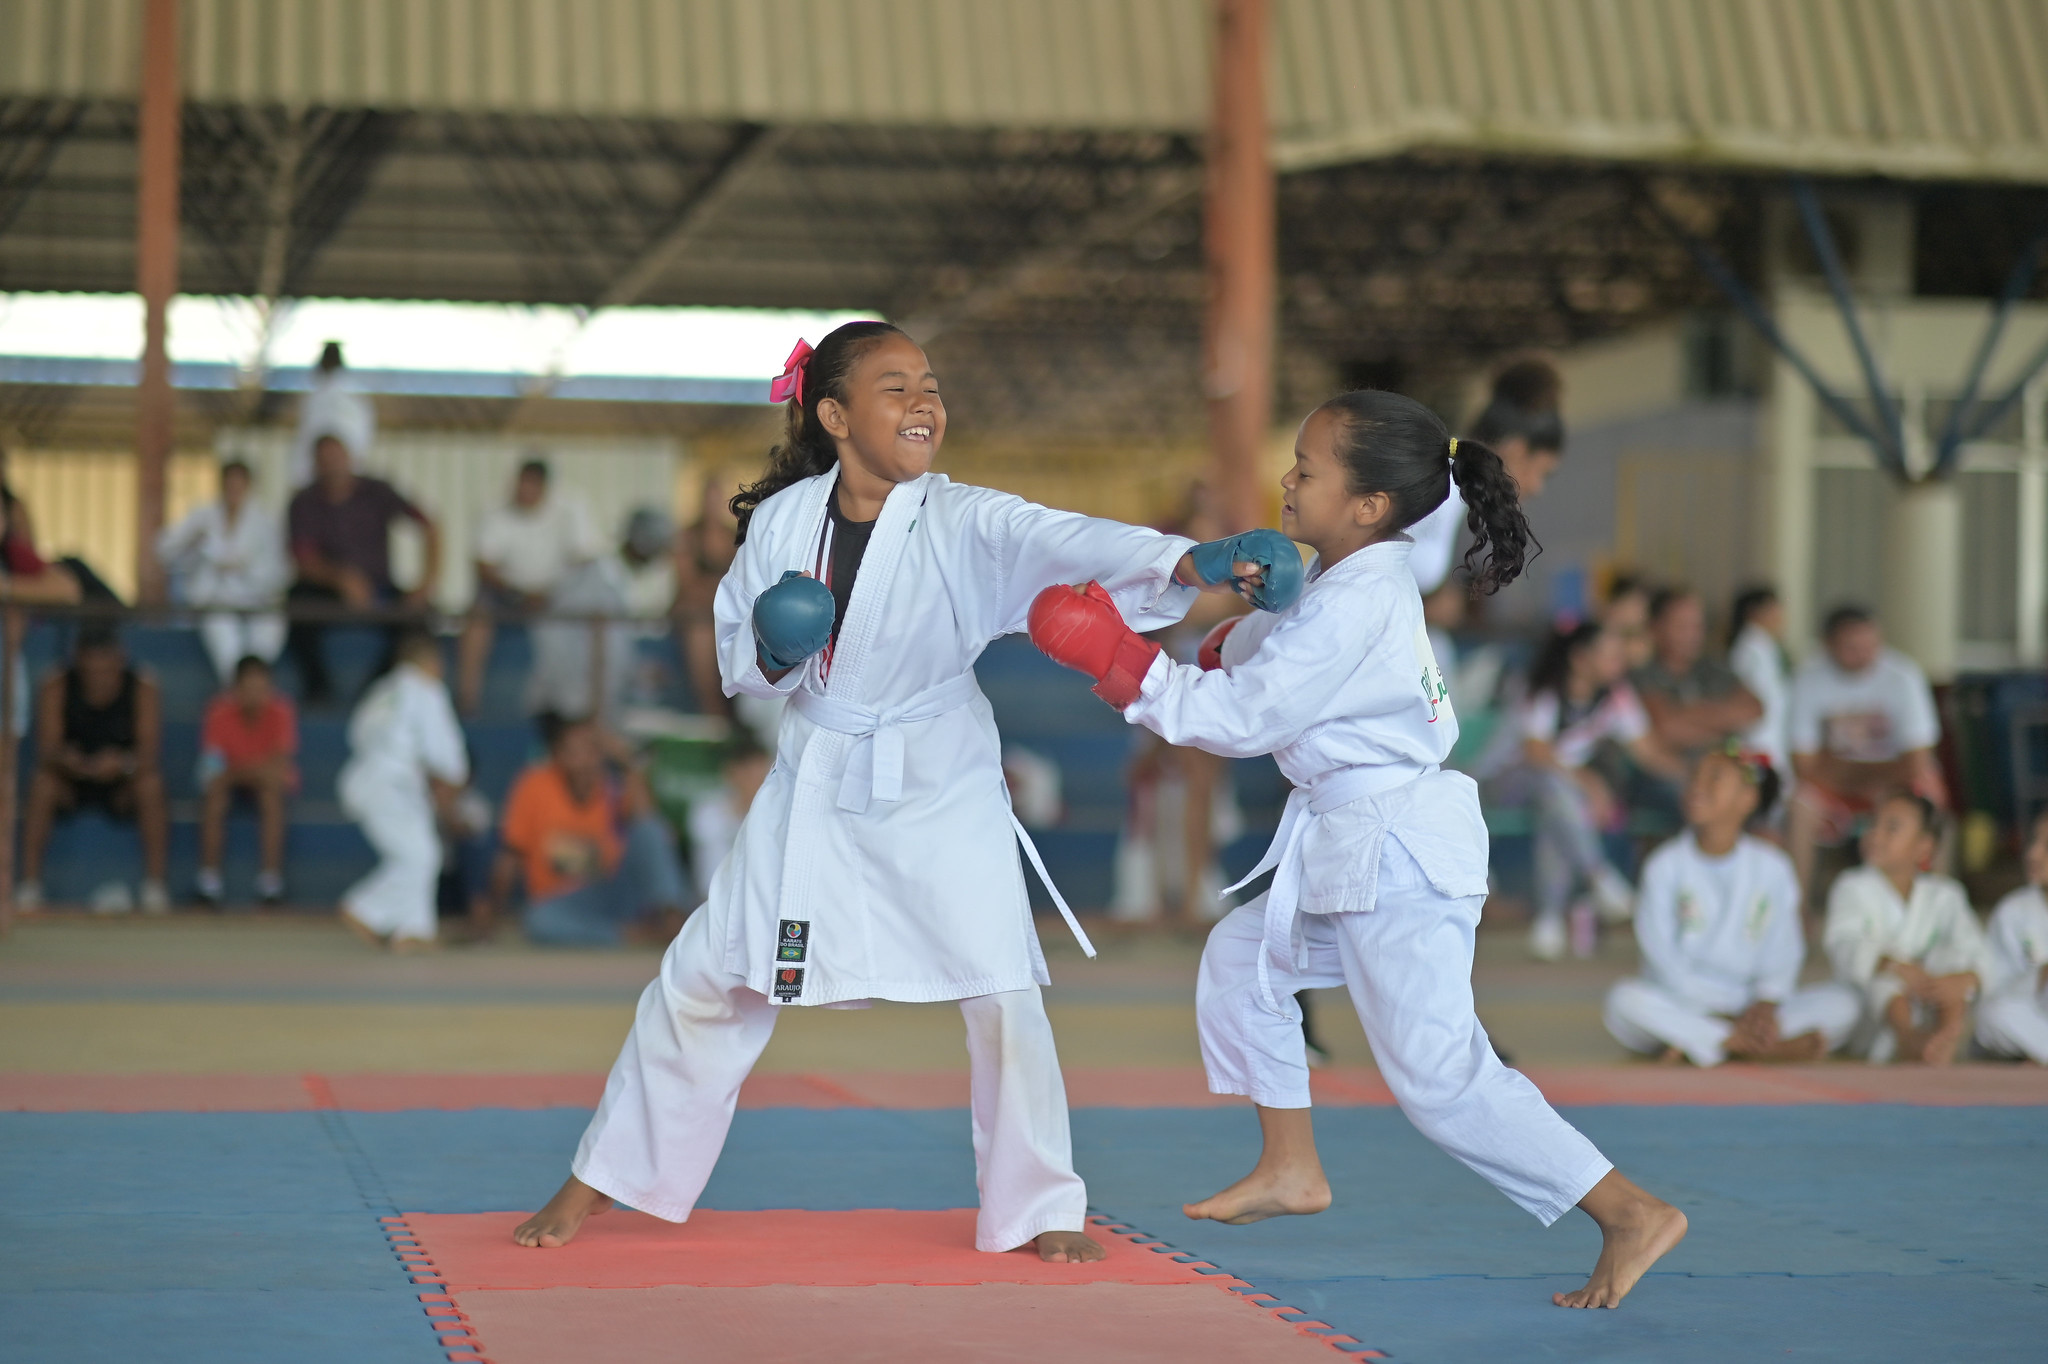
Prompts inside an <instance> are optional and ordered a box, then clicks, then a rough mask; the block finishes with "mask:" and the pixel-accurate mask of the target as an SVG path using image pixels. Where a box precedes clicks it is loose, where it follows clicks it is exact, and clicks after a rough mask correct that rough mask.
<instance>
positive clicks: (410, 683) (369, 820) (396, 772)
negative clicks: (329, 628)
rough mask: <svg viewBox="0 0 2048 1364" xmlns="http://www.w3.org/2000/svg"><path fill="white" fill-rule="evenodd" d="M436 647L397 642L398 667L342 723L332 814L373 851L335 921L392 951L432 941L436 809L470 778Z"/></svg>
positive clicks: (415, 636)
mask: <svg viewBox="0 0 2048 1364" xmlns="http://www.w3.org/2000/svg"><path fill="white" fill-rule="evenodd" d="M441 672H442V664H441V646H440V644H439V643H438V642H436V640H435V639H434V637H433V636H432V635H430V634H428V633H426V632H425V631H424V630H418V631H411V632H408V633H407V634H406V635H404V636H403V637H402V638H401V639H400V640H399V643H398V648H397V663H396V665H395V666H394V667H393V668H392V669H391V671H390V672H388V673H386V674H385V675H384V676H383V677H382V678H380V679H378V681H377V682H376V683H375V685H373V686H372V687H371V688H370V689H369V691H367V692H365V693H364V694H363V699H362V700H361V701H360V702H359V703H357V705H356V709H355V713H354V714H353V715H351V716H349V721H348V744H349V759H348V763H347V764H346V765H345V766H344V767H343V768H342V769H341V777H340V779H339V780H338V781H337V782H336V783H335V785H336V787H337V790H338V793H339V794H340V796H341V808H342V809H343V810H345V811H347V812H348V815H349V817H350V818H352V819H354V820H355V821H356V823H357V824H358V825H360V826H361V827H362V830H363V837H365V838H367V839H368V840H369V841H370V846H371V847H372V848H374V849H376V851H377V869H376V870H375V871H373V872H371V873H370V874H369V875H368V876H366V877H364V878H363V879H362V880H360V881H358V882H356V883H355V885H353V886H351V887H349V889H348V892H347V893H346V894H344V895H343V896H342V897H341V917H342V921H343V922H344V923H346V924H348V926H349V927H350V928H353V929H354V930H355V931H356V932H357V933H358V934H359V935H361V936H362V937H364V938H367V939H368V940H370V941H371V942H374V943H377V944H380V945H382V944H388V945H389V946H391V947H392V948H394V949H396V950H399V951H406V950H410V949H413V948H418V947H424V946H427V945H430V944H431V943H432V942H433V941H434V928H435V915H434V886H435V883H436V881H437V880H438V879H439V877H440V875H441V835H440V831H439V826H438V825H437V823H436V822H435V815H436V812H437V810H438V809H439V808H440V807H441V806H442V805H443V804H445V802H446V800H447V798H448V797H449V796H451V795H453V794H455V793H457V792H459V791H460V790H461V788H462V786H463V785H464V784H465V783H467V782H468V780H469V755H468V753H467V752H466V751H465V749H464V747H463V742H462V725H461V723H460V722H459V721H457V720H456V718H455V705H454V703H453V702H452V701H450V700H449V698H448V687H447V684H446V683H444V682H443V681H442V680H441Z"/></svg>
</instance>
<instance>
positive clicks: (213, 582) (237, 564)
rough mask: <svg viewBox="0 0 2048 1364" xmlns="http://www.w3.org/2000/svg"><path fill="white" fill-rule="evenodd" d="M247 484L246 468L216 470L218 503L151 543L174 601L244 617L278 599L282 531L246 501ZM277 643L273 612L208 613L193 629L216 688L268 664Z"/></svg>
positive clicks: (286, 575)
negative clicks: (244, 667)
mask: <svg viewBox="0 0 2048 1364" xmlns="http://www.w3.org/2000/svg"><path fill="white" fill-rule="evenodd" d="M254 481H255V480H254V477H253V476H252V475H251V474H250V472H249V466H248V465H247V464H245V463H243V462H242V461H241V460H239V459H231V460H229V461H227V462H226V463H225V464H223V465H221V466H220V500H219V501H217V502H209V503H207V504H206V505H205V506H203V507H195V508H194V509H193V510H192V511H191V512H190V513H189V514H187V515H186V517H185V519H184V520H182V521H180V522H178V524H177V525H175V526H171V527H169V528H168V529H166V530H165V531H163V532H162V533H161V534H160V535H158V536H157V541H156V553H157V558H158V559H159V560H160V561H161V562H162V563H163V565H164V566H165V567H166V568H167V569H169V570H170V571H171V572H172V573H174V574H177V575H178V576H179V577H180V578H182V580H183V586H182V590H181V591H180V593H179V595H180V597H181V598H182V600H183V601H184V602H185V603H186V604H187V605H189V606H217V607H240V608H244V609H245V610H246V608H249V607H258V606H275V605H276V604H277V602H278V600H279V598H281V597H282V596H283V595H284V589H285V584H286V583H287V582H288V581H289V580H290V577H291V569H290V566H289V565H288V564H287V563H286V562H285V555H284V531H283V529H282V528H281V527H280V526H279V525H278V521H277V518H276V517H275V516H273V515H271V514H270V511H269V509H268V508H265V507H262V506H259V505H257V504H256V502H255V501H254V500H252V499H251V498H250V496H249V492H250V487H251V485H252V484H253V483H254ZM284 635H285V622H284V617H283V616H282V615H278V614H276V613H273V612H263V613H261V614H255V615H249V614H238V613H236V612H234V611H212V612H208V613H207V614H206V615H205V616H202V617H201V618H200V621H199V636H200V638H201V639H202V640H204V641H205V642H206V656H207V657H208V658H209V659H211V660H212V661H213V671H214V674H215V675H216V676H218V677H219V678H220V679H221V681H222V682H227V681H228V680H230V679H231V678H233V677H234V675H235V665H236V664H237V663H239V662H241V661H242V660H243V659H244V658H247V657H249V656H251V655H254V656H255V657H257V658H260V659H262V660H263V661H264V662H265V663H271V662H274V661H276V659H277V655H278V653H279V652H280V651H281V650H282V649H283V648H284Z"/></svg>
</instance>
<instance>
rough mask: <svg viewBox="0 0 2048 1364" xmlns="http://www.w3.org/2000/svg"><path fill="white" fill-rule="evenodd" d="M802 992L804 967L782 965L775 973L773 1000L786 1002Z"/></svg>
mask: <svg viewBox="0 0 2048 1364" xmlns="http://www.w3.org/2000/svg"><path fill="white" fill-rule="evenodd" d="M803 992H804V968H803V967H801V966H784V967H782V968H780V969H779V970H777V971H776V973H775V1002H776V1003H778V1004H782V1003H786V1002H787V1001H789V1000H792V999H795V998H796V997H797V996H798V995H801V994H802V993H803Z"/></svg>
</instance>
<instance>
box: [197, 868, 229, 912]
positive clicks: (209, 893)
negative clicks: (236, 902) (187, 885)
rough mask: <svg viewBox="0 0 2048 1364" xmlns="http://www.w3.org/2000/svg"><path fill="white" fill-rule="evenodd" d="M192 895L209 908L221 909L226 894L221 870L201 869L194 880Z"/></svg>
mask: <svg viewBox="0 0 2048 1364" xmlns="http://www.w3.org/2000/svg"><path fill="white" fill-rule="evenodd" d="M192 893H193V894H194V895H197V896H198V897H199V899H200V902H201V903H202V904H204V905H205V906H206V907H207V908H209V909H219V908H220V902H221V896H222V895H223V894H224V893H225V892H224V890H223V887H222V886H221V880H220V871H219V869H218V868H215V867H201V868H200V869H199V871H198V873H197V874H196V875H194V876H193V878H192Z"/></svg>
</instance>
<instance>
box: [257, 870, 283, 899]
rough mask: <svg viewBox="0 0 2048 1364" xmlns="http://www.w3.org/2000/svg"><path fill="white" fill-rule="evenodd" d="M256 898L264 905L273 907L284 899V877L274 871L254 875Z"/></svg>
mask: <svg viewBox="0 0 2048 1364" xmlns="http://www.w3.org/2000/svg"><path fill="white" fill-rule="evenodd" d="M256 898H257V899H258V900H260V901H262V902H263V903H264V904H266V905H274V904H278V903H280V902H282V901H283V899H284V877H283V876H282V875H281V874H280V873H278V872H274V871H259V872H257V873H256Z"/></svg>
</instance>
